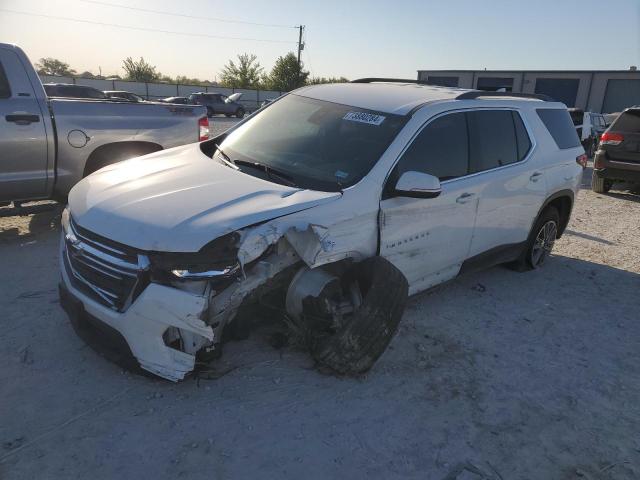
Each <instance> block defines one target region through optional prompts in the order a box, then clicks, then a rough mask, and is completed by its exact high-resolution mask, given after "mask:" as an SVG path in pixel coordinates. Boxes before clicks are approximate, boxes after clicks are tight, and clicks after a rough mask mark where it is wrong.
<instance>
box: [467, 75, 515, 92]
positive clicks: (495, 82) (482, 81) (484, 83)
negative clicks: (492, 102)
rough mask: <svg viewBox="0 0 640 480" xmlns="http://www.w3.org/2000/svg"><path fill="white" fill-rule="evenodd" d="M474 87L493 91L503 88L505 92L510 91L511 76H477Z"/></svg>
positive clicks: (511, 88)
mask: <svg viewBox="0 0 640 480" xmlns="http://www.w3.org/2000/svg"><path fill="white" fill-rule="evenodd" d="M476 88H477V89H478V90H485V91H487V92H495V91H496V90H500V89H501V88H504V90H505V91H506V92H511V91H513V78H501V77H479V78H478V84H477V85H476Z"/></svg>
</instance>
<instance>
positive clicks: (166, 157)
mask: <svg viewBox="0 0 640 480" xmlns="http://www.w3.org/2000/svg"><path fill="white" fill-rule="evenodd" d="M339 197H340V193H338V192H317V191H312V190H301V189H298V188H292V187H288V186H285V185H278V184H276V183H271V182H267V181H265V180H261V179H259V178H255V177H252V176H250V175H247V174H245V173H242V172H239V171H236V170H234V169H233V168H230V167H228V166H226V165H223V164H221V163H220V162H218V161H217V160H213V159H211V158H209V157H207V156H206V155H204V154H203V153H202V151H201V150H200V146H199V145H198V144H191V145H186V146H182V147H177V148H173V149H170V150H165V151H161V152H156V153H152V154H150V155H145V156H143V157H139V158H135V159H132V160H127V161H125V162H121V163H118V164H115V165H111V166H108V167H105V168H103V169H102V170H99V171H98V172H96V173H94V174H92V175H89V176H88V177H86V178H85V179H83V180H82V181H81V182H80V183H78V184H77V185H76V186H75V187H74V188H73V189H72V190H71V192H70V193H69V208H70V211H71V215H72V217H73V219H74V220H75V222H76V223H78V224H79V225H80V226H81V227H84V228H86V229H87V230H89V231H92V232H95V233H97V234H99V235H102V236H103V237H106V238H109V239H111V240H114V241H116V242H119V243H122V244H125V245H129V246H131V247H135V248H139V249H142V250H149V251H167V252H195V251H198V250H199V249H200V248H202V247H203V246H204V245H206V244H207V243H209V242H210V241H211V240H214V239H216V238H218V237H220V236H222V235H224V234H226V233H229V232H232V231H234V230H238V229H240V228H243V227H246V226H248V225H252V224H255V223H260V222H263V221H267V220H270V219H272V218H275V217H279V216H282V215H287V214H290V213H294V212H298V211H300V210H304V209H307V208H310V207H313V206H316V205H319V204H321V203H325V202H328V201H331V200H333V199H336V198H339Z"/></svg>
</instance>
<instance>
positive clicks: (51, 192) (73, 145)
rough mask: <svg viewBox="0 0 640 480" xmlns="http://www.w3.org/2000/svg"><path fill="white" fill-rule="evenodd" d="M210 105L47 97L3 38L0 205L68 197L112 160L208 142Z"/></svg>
mask: <svg viewBox="0 0 640 480" xmlns="http://www.w3.org/2000/svg"><path fill="white" fill-rule="evenodd" d="M206 113H207V112H206V109H205V107H202V106H197V105H170V104H166V103H164V104H163V103H153V102H145V103H132V102H127V101H121V100H117V99H110V100H86V99H85V100H80V99H72V98H64V99H63V98H48V97H47V95H46V93H45V91H44V89H43V87H42V83H41V82H40V79H39V78H38V75H37V74H36V72H35V70H34V69H33V67H32V65H31V62H30V61H29V59H28V58H27V56H26V55H25V53H24V52H23V51H22V50H21V49H20V48H19V47H17V46H15V45H9V44H4V43H0V203H7V202H10V201H14V202H22V201H27V200H39V199H48V198H53V199H65V198H66V196H67V193H69V190H71V187H73V185H74V184H75V183H76V182H78V181H79V180H80V179H82V178H83V177H85V176H86V175H88V174H90V173H92V172H94V171H96V170H98V169H99V168H102V167H104V166H106V165H109V164H111V163H115V162H118V161H121V160H125V159H128V158H132V157H136V156H140V155H144V154H147V153H151V152H155V151H158V150H162V149H166V148H171V147H175V146H178V145H184V144H186V143H193V142H197V141H199V140H206V139H207V138H208V134H209V122H208V120H207V115H206Z"/></svg>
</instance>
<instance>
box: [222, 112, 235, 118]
mask: <svg viewBox="0 0 640 480" xmlns="http://www.w3.org/2000/svg"><path fill="white" fill-rule="evenodd" d="M224 116H225V117H227V118H231V117H233V115H231V114H230V113H225V114H224Z"/></svg>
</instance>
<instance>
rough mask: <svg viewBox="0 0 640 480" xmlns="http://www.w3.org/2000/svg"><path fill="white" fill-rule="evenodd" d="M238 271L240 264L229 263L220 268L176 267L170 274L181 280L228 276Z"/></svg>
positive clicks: (207, 266)
mask: <svg viewBox="0 0 640 480" xmlns="http://www.w3.org/2000/svg"><path fill="white" fill-rule="evenodd" d="M239 271H240V264H239V263H236V264H235V265H229V266H226V267H223V268H222V269H221V268H220V267H218V266H215V265H200V266H197V267H195V268H194V267H190V268H187V269H179V268H176V269H174V270H171V274H172V275H174V276H176V277H178V278H180V279H182V280H202V279H206V278H210V279H212V278H219V277H230V276H232V275H235V274H236V273H237V272H239Z"/></svg>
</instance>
